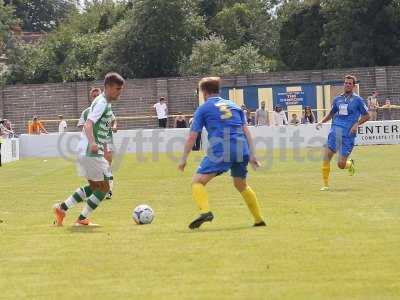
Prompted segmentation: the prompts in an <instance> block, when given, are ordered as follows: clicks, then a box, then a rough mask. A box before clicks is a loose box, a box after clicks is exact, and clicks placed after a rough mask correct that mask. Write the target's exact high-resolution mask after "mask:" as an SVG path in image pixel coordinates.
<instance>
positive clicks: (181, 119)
mask: <svg viewBox="0 0 400 300" xmlns="http://www.w3.org/2000/svg"><path fill="white" fill-rule="evenodd" d="M174 127H175V128H187V123H186V120H185V116H184V115H183V114H182V113H181V112H178V116H177V117H176V118H175V122H174Z"/></svg>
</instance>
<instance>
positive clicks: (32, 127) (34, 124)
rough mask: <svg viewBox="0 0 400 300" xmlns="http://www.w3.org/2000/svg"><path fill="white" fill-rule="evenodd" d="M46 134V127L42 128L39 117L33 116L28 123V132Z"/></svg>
mask: <svg viewBox="0 0 400 300" xmlns="http://www.w3.org/2000/svg"><path fill="white" fill-rule="evenodd" d="M41 133H45V134H48V132H47V130H46V128H44V126H43V124H42V122H40V120H39V117H37V116H34V117H33V119H32V121H31V122H29V124H28V134H41Z"/></svg>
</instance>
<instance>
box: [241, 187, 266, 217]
mask: <svg viewBox="0 0 400 300" xmlns="http://www.w3.org/2000/svg"><path fill="white" fill-rule="evenodd" d="M241 194H242V197H243V199H244V200H245V201H246V204H247V207H248V208H249V210H250V212H251V214H252V215H253V217H254V221H255V222H256V223H259V222H261V221H263V217H262V216H261V210H260V205H259V204H258V200H257V196H256V194H255V193H254V191H253V190H252V189H251V187H249V186H247V187H246V189H245V190H244V191H242V192H241Z"/></svg>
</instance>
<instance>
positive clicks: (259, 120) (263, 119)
mask: <svg viewBox="0 0 400 300" xmlns="http://www.w3.org/2000/svg"><path fill="white" fill-rule="evenodd" d="M255 125H256V126H264V125H268V113H267V112H266V111H265V101H262V102H261V106H260V108H258V109H257V110H256V121H255Z"/></svg>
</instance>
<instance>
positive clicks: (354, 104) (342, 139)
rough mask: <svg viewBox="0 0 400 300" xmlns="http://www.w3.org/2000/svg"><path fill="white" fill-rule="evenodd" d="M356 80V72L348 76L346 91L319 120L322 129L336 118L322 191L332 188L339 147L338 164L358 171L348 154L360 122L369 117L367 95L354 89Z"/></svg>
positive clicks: (329, 142)
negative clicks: (332, 171) (332, 177)
mask: <svg viewBox="0 0 400 300" xmlns="http://www.w3.org/2000/svg"><path fill="white" fill-rule="evenodd" d="M355 84H356V78H355V77H354V76H352V75H347V76H346V77H345V80H344V93H343V94H341V95H339V96H337V97H336V98H335V99H334V100H333V103H332V109H331V111H330V112H329V114H327V115H326V116H325V117H324V118H323V119H322V120H321V122H319V123H318V124H317V129H320V128H321V126H322V123H325V122H328V121H329V120H331V119H333V121H332V126H331V130H330V132H329V135H328V142H327V145H326V149H325V153H324V160H323V164H322V178H323V181H324V186H323V187H322V188H321V191H329V184H328V183H329V172H330V162H331V160H332V157H333V156H334V155H335V153H336V152H338V151H339V160H338V167H339V168H340V169H348V170H349V173H350V175H354V173H355V168H354V161H353V160H352V159H348V158H349V156H350V154H351V151H352V150H353V147H354V140H355V138H356V135H357V130H358V126H360V125H361V124H363V123H365V122H367V121H368V120H369V114H368V108H367V106H366V104H365V101H364V99H363V98H361V97H360V96H358V95H357V94H356V93H354V92H353V90H354V87H355Z"/></svg>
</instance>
